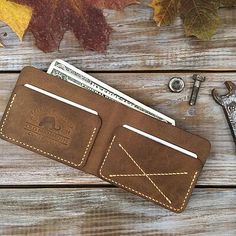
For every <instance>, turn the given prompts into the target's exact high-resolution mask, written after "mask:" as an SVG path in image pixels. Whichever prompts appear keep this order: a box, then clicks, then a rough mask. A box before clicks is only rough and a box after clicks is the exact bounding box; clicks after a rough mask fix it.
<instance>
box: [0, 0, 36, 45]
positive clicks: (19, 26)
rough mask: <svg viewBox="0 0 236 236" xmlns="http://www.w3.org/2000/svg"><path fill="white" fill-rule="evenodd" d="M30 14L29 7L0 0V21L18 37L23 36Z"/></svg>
mask: <svg viewBox="0 0 236 236" xmlns="http://www.w3.org/2000/svg"><path fill="white" fill-rule="evenodd" d="M31 16H32V10H31V9H30V8H29V7H26V6H21V5H19V4H16V3H13V2H8V1H7V0H0V21H3V22H5V23H6V24H7V25H8V26H9V27H10V28H11V29H12V30H13V31H14V32H15V33H16V34H17V36H18V37H19V38H20V39H22V38H23V36H24V33H25V30H26V29H27V27H28V25H29V22H30V19H31ZM0 46H2V44H0Z"/></svg>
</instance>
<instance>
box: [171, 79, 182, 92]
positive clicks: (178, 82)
mask: <svg viewBox="0 0 236 236" xmlns="http://www.w3.org/2000/svg"><path fill="white" fill-rule="evenodd" d="M184 86H185V84H184V81H183V79H182V78H180V77H173V78H171V79H170V81H169V89H170V91H171V92H173V93H180V92H181V91H182V90H183V89H184Z"/></svg>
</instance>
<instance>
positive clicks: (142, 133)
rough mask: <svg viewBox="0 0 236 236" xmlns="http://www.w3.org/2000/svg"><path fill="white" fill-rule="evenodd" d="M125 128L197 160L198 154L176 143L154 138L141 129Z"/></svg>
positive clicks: (127, 126) (126, 126)
mask: <svg viewBox="0 0 236 236" xmlns="http://www.w3.org/2000/svg"><path fill="white" fill-rule="evenodd" d="M123 127H124V128H126V129H128V130H131V131H132V132H135V133H137V134H139V135H141V136H143V137H146V138H148V139H151V140H153V141H155V142H158V143H160V144H162V145H164V146H167V147H169V148H172V149H174V150H177V151H179V152H181V153H184V154H186V155H188V156H190V157H193V158H197V154H196V153H194V152H191V151H189V150H187V149H185V148H182V147H180V146H179V145H176V144H174V143H170V142H168V141H166V140H164V139H161V138H159V137H156V136H153V135H151V134H149V133H147V132H144V131H142V130H140V129H137V128H134V127H132V126H129V125H123Z"/></svg>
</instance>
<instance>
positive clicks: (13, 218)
mask: <svg viewBox="0 0 236 236" xmlns="http://www.w3.org/2000/svg"><path fill="white" fill-rule="evenodd" d="M235 201H236V190H235V189H196V190H195V191H194V193H193V196H192V198H191V200H190V203H189V205H188V207H187V209H186V210H185V211H184V212H183V213H180V214H176V213H172V212H169V211H167V210H165V209H162V208H160V207H159V206H157V205H155V204H153V203H150V202H147V201H145V200H143V199H141V198H139V197H137V196H134V195H132V194H129V193H126V192H124V191H123V190H120V189H113V188H111V189H101V188H100V189H97V188H96V189H89V188H88V189H1V190H0V215H1V217H0V233H1V235H84V236H85V235H89V236H92V235H96V236H99V235H170V234H171V235H172V234H174V235H176V234H177V235H235V234H236V207H235Z"/></svg>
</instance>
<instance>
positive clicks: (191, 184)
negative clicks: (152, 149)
mask: <svg viewBox="0 0 236 236" xmlns="http://www.w3.org/2000/svg"><path fill="white" fill-rule="evenodd" d="M115 139H116V136H113V138H112V141H111V143H110V146H109V148H108V150H107V153H106V156H105V158H104V160H103V163H102V165H101V168H100V170H99V173H100V175H101V176H102V177H103V178H104V179H106V180H108V181H110V182H111V183H114V184H117V185H118V186H121V187H123V188H125V189H128V190H129V191H131V192H134V193H136V194H138V195H141V196H143V197H146V198H148V199H150V200H152V201H154V202H157V203H158V204H160V205H162V206H164V207H166V208H169V209H171V210H174V211H176V212H178V211H181V210H182V209H183V208H184V205H185V202H186V200H187V198H188V195H189V193H190V190H191V188H192V186H193V183H194V181H195V179H196V177H197V175H198V171H196V172H195V174H194V175H193V178H192V181H191V183H190V185H189V188H188V190H187V192H186V195H185V197H184V200H183V203H182V205H181V207H180V208H175V207H172V206H170V205H167V204H165V203H163V202H161V201H159V200H157V199H155V198H152V197H150V196H148V195H146V194H143V193H141V192H139V191H137V190H134V189H133V188H130V187H128V186H125V185H123V184H121V183H119V182H117V181H114V180H112V179H110V178H107V177H106V176H104V175H103V174H102V169H103V167H104V165H105V162H106V160H107V157H108V155H109V153H110V151H111V148H112V145H113V143H114V141H115Z"/></svg>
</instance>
